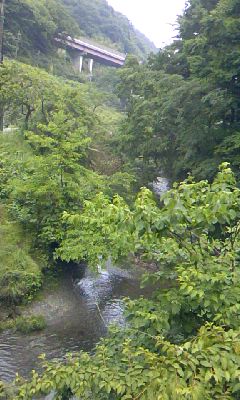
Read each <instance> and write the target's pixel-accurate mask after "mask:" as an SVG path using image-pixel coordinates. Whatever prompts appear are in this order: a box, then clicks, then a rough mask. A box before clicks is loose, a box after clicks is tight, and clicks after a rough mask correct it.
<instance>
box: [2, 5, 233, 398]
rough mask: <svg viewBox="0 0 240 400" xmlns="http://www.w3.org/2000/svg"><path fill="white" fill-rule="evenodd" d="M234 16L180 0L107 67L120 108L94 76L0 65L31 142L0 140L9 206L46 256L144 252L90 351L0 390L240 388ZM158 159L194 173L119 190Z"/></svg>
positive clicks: (158, 166) (10, 393)
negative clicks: (134, 190)
mask: <svg viewBox="0 0 240 400" xmlns="http://www.w3.org/2000/svg"><path fill="white" fill-rule="evenodd" d="M27 3H28V4H33V3H32V2H31V1H30V0H29V2H27ZM39 4H40V3H39ZM41 4H44V2H42V3H41ZM49 4H50V3H49ZM92 4H93V5H95V6H96V7H97V4H98V5H99V6H100V5H101V4H102V3H101V2H100V1H99V2H96V3H95V2H93V3H92ZM95 6H94V7H95ZM68 7H69V15H70V13H73V12H74V13H76V15H77V11H76V9H75V11H73V9H71V7H70V3H69V2H68ZM76 7H77V6H76ZM70 18H72V17H71V16H70ZM47 20H48V18H47ZM103 20H104V19H101V21H103ZM109 21H110V22H111V19H110V20H109ZM99 24H100V21H99ZM80 28H81V27H80ZM88 28H89V29H90V26H88ZM238 28H239V2H238V0H212V1H205V0H190V1H189V2H188V3H187V5H186V9H185V12H184V14H183V16H182V17H181V18H180V19H179V40H177V41H175V42H174V43H173V44H172V45H170V46H168V47H166V48H164V49H162V50H161V51H160V52H159V53H158V54H157V55H155V56H152V57H151V58H150V59H149V61H148V63H147V64H146V65H141V64H139V62H138V60H137V59H136V58H135V57H129V59H128V61H127V63H126V66H125V68H123V69H121V71H120V77H121V82H120V84H119V85H118V93H119V96H120V98H121V104H122V106H123V107H125V111H126V118H122V116H120V115H119V113H117V112H116V110H114V111H113V110H111V109H109V108H106V106H105V104H106V103H107V101H106V97H105V95H103V94H102V93H99V91H96V88H95V87H94V85H92V84H79V83H78V82H74V81H67V80H64V79H62V78H61V79H59V78H56V77H54V76H52V75H50V74H48V73H46V72H45V71H43V70H40V69H37V68H33V67H29V66H26V65H24V64H21V63H18V62H9V61H7V62H6V61H5V62H4V64H3V65H1V68H0V74H1V76H0V80H1V83H2V84H1V86H0V95H1V97H0V99H1V107H2V108H3V109H4V111H5V118H6V121H7V122H8V123H15V124H17V125H18V126H19V129H18V131H17V132H16V133H15V135H16V136H15V140H16V137H19V138H20V141H21V143H22V145H23V143H25V145H26V146H27V148H28V151H29V152H28V153H26V155H27V157H22V156H21V155H19V154H18V153H17V151H16V149H15V150H14V148H13V149H12V148H8V147H7V146H5V147H3V150H2V151H3V153H4V154H3V155H2V160H1V164H0V168H1V169H0V193H1V198H2V203H3V204H4V208H5V207H7V208H8V212H9V214H8V215H9V217H10V216H11V221H14V223H16V224H17V225H16V226H21V229H22V230H23V232H25V233H26V235H27V234H28V235H29V234H30V235H31V238H32V247H33V248H35V249H38V250H41V251H42V252H43V253H44V254H45V255H46V256H47V259H48V261H49V262H53V260H56V259H60V260H62V261H65V262H76V263H78V262H80V261H83V260H84V261H86V262H87V263H88V264H89V265H92V267H93V268H94V267H96V264H97V263H99V260H100V259H102V262H103V263H104V262H105V261H106V260H107V259H109V257H111V258H112V260H113V261H116V262H117V261H118V260H119V258H120V257H122V256H128V255H129V254H135V255H137V256H138V257H140V258H141V259H144V260H146V261H147V262H149V261H151V262H152V261H154V264H155V265H156V269H155V270H154V271H150V272H149V273H148V274H147V275H146V276H145V277H144V280H143V283H145V282H152V283H153V284H154V286H153V288H154V289H153V293H152V295H151V296H150V297H149V298H146V297H141V298H139V299H137V300H133V301H130V300H126V302H125V304H126V307H125V308H126V311H125V314H126V320H127V324H126V325H125V326H121V327H119V326H118V327H114V328H112V329H111V330H110V331H109V335H108V337H107V338H105V339H103V340H102V341H101V342H100V344H99V345H98V346H97V347H96V349H95V351H94V352H93V353H92V354H87V353H84V352H81V353H80V354H75V355H74V356H71V355H69V356H68V357H66V358H65V359H64V360H63V361H62V362H61V361H59V360H55V361H54V360H53V361H52V362H50V363H49V362H45V361H43V370H42V373H40V374H38V373H37V372H35V371H33V374H32V377H31V379H29V381H25V380H23V379H22V378H19V377H18V378H17V380H16V382H15V383H14V385H13V386H12V387H10V388H9V387H8V388H6V389H5V386H4V385H0V396H1V395H2V396H3V398H10V399H12V398H14V399H17V400H28V399H29V400H31V399H32V398H33V396H34V397H37V396H39V397H41V396H43V395H46V394H49V393H50V392H52V393H54V395H55V397H56V398H59V399H71V398H72V397H73V396H75V397H77V398H81V399H83V400H90V399H91V400H92V399H94V400H120V399H121V400H152V399H158V400H174V399H176V400H203V399H204V400H205V399H206V400H220V399H222V400H238V399H239V398H240V369H239V366H240V330H239V326H240V324H239V322H240V302H239V298H240V279H239V278H240V269H239V268H240V263H239V255H240V225H239V219H240V189H239V166H240V160H239V148H240V140H239V137H240V133H239V130H240V126H239V123H240V118H239V109H240V98H239V94H240V93H239V79H240V78H239V76H240V75H239V74H240V72H239V40H238V39H239V29H238ZM94 29H95V27H93V26H92V27H91V30H92V32H89V35H93V36H94V35H95V34H96V35H98V34H99V32H102V29H103V27H102V26H99V32H97V33H94ZM116 40H117V39H116ZM19 77H20V79H19ZM119 127H120V129H119ZM17 135H19V136H17ZM2 137H3V138H4V134H3V135H2ZM3 140H4V139H3ZM112 149H114V151H113V152H111V150H112ZM223 161H224V162H223ZM228 161H229V162H231V164H232V168H230V166H229V163H228ZM219 164H220V167H219V166H218V165H219ZM108 167H110V168H108ZM126 171H128V172H129V171H130V172H131V174H128V173H126ZM159 171H164V172H165V173H167V174H168V175H170V176H171V178H177V179H182V178H185V177H186V175H187V174H188V173H189V172H190V173H194V175H195V176H196V180H195V178H193V176H192V175H191V174H189V175H188V177H187V179H185V180H183V181H182V182H180V183H176V184H174V185H173V188H172V189H171V190H170V191H169V192H167V193H166V194H165V195H164V196H163V197H162V198H161V202H159V200H158V199H156V197H155V196H154V194H152V193H151V192H150V191H149V190H148V189H146V188H142V189H141V191H140V193H139V194H138V195H137V197H136V200H135V201H133V199H132V196H131V190H129V189H131V183H132V179H134V178H136V177H137V178H138V179H139V181H138V182H141V183H142V180H143V178H145V177H146V176H148V178H147V179H148V182H149V176H150V177H151V179H152V178H153V176H154V172H155V173H157V174H158V173H159ZM234 172H235V173H234ZM132 175H133V176H132ZM114 194H115V195H114ZM5 224H6V223H5V222H4V223H3V225H5ZM14 246H17V243H15V244H14ZM28 260H29V259H28ZM162 281H163V282H164V287H163V285H160V286H159V283H161V282H162ZM0 290H1V288H0Z"/></svg>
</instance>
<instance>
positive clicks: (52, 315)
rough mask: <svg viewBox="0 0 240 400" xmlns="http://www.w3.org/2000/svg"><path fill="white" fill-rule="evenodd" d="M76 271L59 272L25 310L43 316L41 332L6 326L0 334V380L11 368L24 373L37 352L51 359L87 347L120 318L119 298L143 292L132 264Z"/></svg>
mask: <svg viewBox="0 0 240 400" xmlns="http://www.w3.org/2000/svg"><path fill="white" fill-rule="evenodd" d="M75 273H76V271H75ZM77 275H79V274H77ZM80 275H82V276H80V277H79V276H75V275H74V273H73V272H72V271H71V270H70V271H65V272H64V273H63V274H62V275H61V277H60V279H59V282H58V285H57V287H56V289H54V290H51V291H50V292H44V293H43V300H37V301H34V302H33V303H32V304H31V305H29V309H27V311H25V313H27V314H28V315H29V314H38V315H39V314H40V315H43V316H44V317H45V319H46V322H47V328H46V329H45V330H44V331H41V332H39V333H34V334H29V335H24V334H21V333H18V332H13V331H10V330H9V331H5V332H3V333H1V334H0V380H3V381H11V380H12V379H13V378H14V377H15V374H16V372H19V373H20V374H21V375H22V376H24V377H27V376H29V374H30V371H31V370H32V369H37V366H38V364H39V361H38V356H39V355H40V354H43V353H45V354H46V357H47V359H53V358H62V357H63V356H64V355H65V354H66V353H68V352H76V351H79V350H87V351H88V350H91V349H92V348H93V347H94V345H95V344H96V343H97V342H98V341H99V339H100V338H101V337H102V336H104V335H105V334H106V331H107V326H108V325H109V324H111V323H114V322H117V323H119V324H123V323H124V318H123V308H124V306H123V297H127V296H128V297H131V298H136V297H139V295H141V294H143V291H142V290H141V289H140V273H139V270H137V269H136V267H135V268H133V267H131V268H130V269H129V267H128V269H120V268H114V267H111V266H110V267H108V268H107V269H106V270H103V271H101V272H100V273H99V274H97V275H94V274H93V273H91V272H89V271H88V270H86V271H85V272H84V273H82V274H81V273H80ZM148 290H150V289H148ZM144 292H146V289H145V290H144Z"/></svg>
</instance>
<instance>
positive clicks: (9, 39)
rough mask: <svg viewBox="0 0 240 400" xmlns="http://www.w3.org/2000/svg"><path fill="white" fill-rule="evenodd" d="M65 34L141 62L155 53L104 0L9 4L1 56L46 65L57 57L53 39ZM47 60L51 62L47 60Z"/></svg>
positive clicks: (33, 0)
mask: <svg viewBox="0 0 240 400" xmlns="http://www.w3.org/2000/svg"><path fill="white" fill-rule="evenodd" d="M58 33H64V34H68V35H72V36H74V37H79V36H81V35H84V36H87V37H91V38H95V39H96V40H98V41H100V42H103V43H107V44H108V45H109V46H113V47H115V46H116V47H117V48H118V49H119V50H121V51H123V52H126V53H133V54H135V55H137V56H139V57H140V58H146V56H147V54H148V53H150V52H151V51H155V47H154V45H153V44H152V43H151V42H150V40H148V39H147V38H146V37H145V36H144V35H142V34H141V33H139V32H137V31H136V30H135V29H134V27H133V26H132V25H131V23H130V22H129V21H128V19H127V18H126V17H125V16H123V15H122V14H120V13H117V12H115V11H114V10H113V9H112V7H110V6H109V5H108V3H107V2H106V1H105V0H93V1H90V2H89V1H85V0H8V1H7V2H6V10H5V39H4V52H5V54H6V55H7V56H9V57H14V58H20V59H21V60H29V59H30V60H31V62H32V63H35V64H38V65H44V64H49V63H50V62H51V59H52V58H54V57H55V56H56V54H55V53H56V48H55V46H54V37H55V36H56V35H57V34H58ZM48 57H50V60H48Z"/></svg>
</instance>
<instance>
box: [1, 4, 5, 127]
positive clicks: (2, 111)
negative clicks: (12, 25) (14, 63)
mask: <svg viewBox="0 0 240 400" xmlns="http://www.w3.org/2000/svg"><path fill="white" fill-rule="evenodd" d="M4 5H5V0H0V64H2V63H3V32H4V30H3V29H4ZM3 118H4V108H3V105H1V104H0V131H1V132H2V131H3Z"/></svg>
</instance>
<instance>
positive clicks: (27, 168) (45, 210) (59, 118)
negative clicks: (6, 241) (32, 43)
mask: <svg viewBox="0 0 240 400" xmlns="http://www.w3.org/2000/svg"><path fill="white" fill-rule="evenodd" d="M0 72H1V76H0V79H1V82H2V85H1V88H0V94H1V95H2V97H1V98H2V105H3V107H4V109H5V114H6V117H7V118H8V120H9V122H10V123H18V125H19V127H20V128H21V132H19V131H18V130H15V131H13V132H10V133H3V134H2V143H1V145H0V149H1V150H0V151H1V154H2V159H1V164H0V193H1V197H2V199H3V200H4V201H5V202H7V203H8V204H9V210H10V213H11V216H12V218H13V219H14V220H16V221H18V222H20V223H21V224H22V226H23V227H24V229H25V231H26V232H28V233H30V234H31V236H32V240H33V244H34V245H35V246H36V245H37V246H40V247H41V248H43V249H44V251H45V252H47V253H49V254H51V253H52V250H53V249H54V248H55V247H57V246H58V244H59V242H60V241H61V237H62V234H63V231H64V230H65V225H64V223H63V222H62V214H63V212H64V211H68V212H70V211H73V210H79V209H81V206H82V204H83V201H84V200H85V199H91V198H92V197H93V196H94V195H95V194H96V193H97V192H98V191H100V190H105V191H106V192H107V193H109V194H112V193H113V190H118V191H119V192H122V193H125V192H128V191H129V190H130V185H131V180H132V178H131V177H129V176H128V175H127V174H126V173H123V174H121V173H120V170H119V169H120V163H119V161H118V160H117V159H116V160H115V159H114V156H112V155H110V150H109V144H108V143H109V142H110V141H111V138H112V136H113V135H114V132H115V131H116V130H117V126H118V121H119V120H120V115H119V113H117V112H116V111H113V110H111V109H109V108H107V107H106V106H105V105H104V102H105V98H106V97H105V94H103V93H100V92H99V91H98V90H97V89H96V88H95V87H94V86H92V85H82V84H79V83H77V82H70V81H64V80H62V79H57V78H55V77H53V76H51V75H49V74H47V73H46V72H45V71H42V70H40V69H37V68H33V67H30V66H27V65H24V64H20V63H17V62H5V63H4V65H3V66H2V67H1V70H0ZM18 76H20V77H21V79H20V80H19V79H18ZM19 135H22V136H19ZM14 142H15V143H14ZM95 154H97V155H98V158H97V157H96V156H95ZM103 163H104V168H103ZM93 169H94V170H93ZM99 173H102V174H107V175H109V176H108V177H104V176H101V175H100V174H99Z"/></svg>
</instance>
